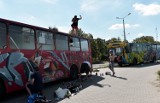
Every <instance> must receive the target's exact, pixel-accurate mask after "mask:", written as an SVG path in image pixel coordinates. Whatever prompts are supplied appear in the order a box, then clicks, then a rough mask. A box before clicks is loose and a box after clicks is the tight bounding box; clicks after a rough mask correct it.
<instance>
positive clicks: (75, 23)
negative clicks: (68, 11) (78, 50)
mask: <svg viewBox="0 0 160 103" xmlns="http://www.w3.org/2000/svg"><path fill="white" fill-rule="evenodd" d="M79 16H80V18H77V15H75V16H74V17H73V18H72V24H71V27H72V34H75V35H76V34H77V31H78V21H79V20H81V19H82V16H81V15H79Z"/></svg>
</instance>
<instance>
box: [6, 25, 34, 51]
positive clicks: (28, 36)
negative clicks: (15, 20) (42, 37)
mask: <svg viewBox="0 0 160 103" xmlns="http://www.w3.org/2000/svg"><path fill="white" fill-rule="evenodd" d="M9 35H10V47H11V48H12V49H35V43H34V30H33V29H30V28H26V27H22V26H16V25H10V26H9Z"/></svg>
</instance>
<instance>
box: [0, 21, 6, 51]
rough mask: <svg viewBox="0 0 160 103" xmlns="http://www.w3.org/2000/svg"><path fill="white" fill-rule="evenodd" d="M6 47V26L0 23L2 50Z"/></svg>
mask: <svg viewBox="0 0 160 103" xmlns="http://www.w3.org/2000/svg"><path fill="white" fill-rule="evenodd" d="M4 46H6V25H5V24H4V23H1V22H0V48H4Z"/></svg>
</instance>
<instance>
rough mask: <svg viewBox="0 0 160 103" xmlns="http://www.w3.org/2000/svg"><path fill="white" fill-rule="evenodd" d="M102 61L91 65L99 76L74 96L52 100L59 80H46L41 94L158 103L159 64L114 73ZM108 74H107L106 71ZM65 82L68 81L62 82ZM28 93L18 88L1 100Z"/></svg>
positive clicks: (90, 101)
mask: <svg viewBox="0 0 160 103" xmlns="http://www.w3.org/2000/svg"><path fill="white" fill-rule="evenodd" d="M106 65H107V63H105V64H94V65H93V68H94V69H98V70H99V72H97V74H98V75H95V73H93V76H92V78H90V79H88V80H87V81H84V82H82V84H83V89H82V90H81V91H80V92H79V93H77V94H76V95H74V96H72V97H70V98H65V99H62V100H59V101H55V100H54V97H53V92H54V91H55V90H56V89H57V88H58V87H62V86H63V85H62V81H60V82H53V83H49V84H47V85H46V86H45V90H44V94H45V96H46V97H47V98H48V99H52V100H53V103H55V102H58V103H160V98H159V97H160V80H158V75H157V71H160V64H144V65H137V66H134V67H133V66H132V67H131V66H130V67H115V72H116V74H115V76H112V75H110V74H112V73H111V71H110V70H109V69H108V68H107V66H106ZM106 72H107V73H108V74H107V75H106V74H105V73H106ZM65 82H67V81H65ZM26 100H27V93H26V92H25V91H21V92H19V93H15V94H12V95H10V96H9V97H7V98H4V99H3V100H2V101H0V103H26Z"/></svg>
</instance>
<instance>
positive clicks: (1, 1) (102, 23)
mask: <svg viewBox="0 0 160 103" xmlns="http://www.w3.org/2000/svg"><path fill="white" fill-rule="evenodd" d="M0 13H1V14H0V18H4V19H9V20H14V21H19V22H23V23H27V24H31V25H36V26H41V27H45V28H48V27H49V26H52V27H57V28H58V29H59V31H62V32H67V33H68V32H69V30H71V27H70V25H71V19H72V17H73V16H74V15H82V20H81V21H79V28H81V29H82V30H83V31H84V32H86V33H91V34H92V35H93V37H94V38H102V39H105V40H108V39H110V38H113V37H116V38H117V37H120V38H121V39H122V40H123V38H124V34H123V25H122V19H116V17H120V18H123V17H125V16H126V15H127V14H128V13H131V15H129V16H127V17H126V18H125V19H124V20H125V29H126V38H127V40H129V41H132V40H133V39H135V38H137V37H141V36H153V37H154V38H155V40H158V41H160V35H159V34H160V0H0ZM156 28H157V30H156ZM156 34H158V37H157V36H156Z"/></svg>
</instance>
